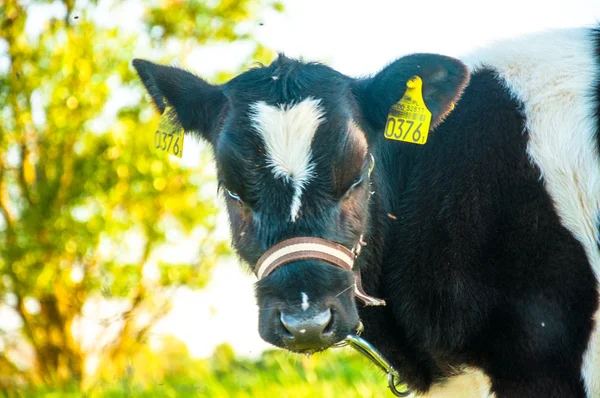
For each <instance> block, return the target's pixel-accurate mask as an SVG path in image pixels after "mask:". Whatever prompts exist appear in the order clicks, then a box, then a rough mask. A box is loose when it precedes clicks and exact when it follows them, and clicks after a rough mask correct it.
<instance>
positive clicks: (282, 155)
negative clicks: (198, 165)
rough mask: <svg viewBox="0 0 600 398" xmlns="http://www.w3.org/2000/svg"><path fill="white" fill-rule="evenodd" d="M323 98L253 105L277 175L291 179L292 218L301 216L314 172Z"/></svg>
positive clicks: (254, 122)
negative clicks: (302, 206)
mask: <svg viewBox="0 0 600 398" xmlns="http://www.w3.org/2000/svg"><path fill="white" fill-rule="evenodd" d="M324 115H325V112H324V111H323V108H322V107H321V100H319V99H315V98H312V97H308V98H306V99H304V100H303V101H302V102H300V103H297V104H293V105H289V104H288V105H286V104H284V105H279V106H271V105H267V104H266V103H265V102H263V101H259V102H256V103H254V104H251V105H250V119H251V120H252V126H253V127H254V128H255V129H256V130H257V131H258V132H259V133H260V134H261V136H262V138H263V140H264V142H265V145H266V150H267V157H268V164H269V166H270V167H271V170H272V172H273V174H274V175H275V178H283V179H284V180H286V181H290V182H291V183H292V185H293V188H294V196H293V197H292V203H291V206H290V219H291V221H292V222H295V221H296V218H298V213H299V211H300V206H301V204H302V202H301V199H302V192H303V190H304V188H305V187H306V185H307V184H308V182H309V180H310V179H311V177H312V176H313V171H314V167H315V166H314V163H312V162H311V159H312V152H311V144H312V141H313V138H314V136H315V133H316V132H317V128H318V127H319V125H320V124H321V123H322V122H323V121H324V120H325V118H324Z"/></svg>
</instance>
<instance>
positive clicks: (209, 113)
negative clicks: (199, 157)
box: [133, 59, 227, 142]
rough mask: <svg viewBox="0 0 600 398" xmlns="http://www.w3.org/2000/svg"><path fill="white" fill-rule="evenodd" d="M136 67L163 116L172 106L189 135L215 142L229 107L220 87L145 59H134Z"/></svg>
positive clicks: (185, 72)
mask: <svg viewBox="0 0 600 398" xmlns="http://www.w3.org/2000/svg"><path fill="white" fill-rule="evenodd" d="M133 67H134V68H135V70H136V71H137V73H138V75H139V76H140V78H141V79H142V83H144V86H145V87H146V90H148V93H150V96H151V97H152V101H153V102H154V105H155V106H156V108H157V109H158V111H159V112H160V113H161V114H162V113H163V112H164V110H165V107H166V106H167V105H169V106H172V107H173V108H174V109H175V112H176V113H177V118H178V119H179V123H180V124H181V127H183V129H184V130H185V132H186V133H187V132H195V133H197V134H198V135H199V136H200V137H202V138H204V139H205V140H207V141H208V142H213V138H214V134H215V133H216V130H217V125H218V121H219V116H220V115H221V112H222V111H223V108H224V107H225V105H226V103H227V100H226V97H225V95H224V94H223V92H222V91H221V87H219V86H213V85H211V84H208V83H207V82H206V81H204V80H202V79H201V78H199V77H198V76H196V75H194V74H192V73H190V72H187V71H185V70H182V69H179V68H175V67H172V66H164V65H157V64H154V63H152V62H149V61H145V60H143V59H134V60H133Z"/></svg>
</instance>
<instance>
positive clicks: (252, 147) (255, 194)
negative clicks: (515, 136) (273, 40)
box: [133, 54, 468, 352]
mask: <svg viewBox="0 0 600 398" xmlns="http://www.w3.org/2000/svg"><path fill="white" fill-rule="evenodd" d="M133 65H134V67H135V69H136V70H137V72H138V74H139V76H140V78H141V79H142V82H143V83H144V85H145V87H146V89H147V90H148V92H149V93H150V96H151V97H152V100H153V102H154V104H155V106H156V107H157V108H158V110H159V111H160V112H161V113H162V112H164V111H165V107H166V106H171V107H172V108H173V109H174V111H175V113H176V115H177V119H178V123H180V124H181V127H183V129H184V130H185V132H186V133H188V134H193V135H195V136H197V137H200V138H202V139H204V140H206V141H207V142H209V143H210V144H211V146H212V149H213V152H214V156H215V160H216V165H217V174H218V180H219V187H220V190H221V191H222V192H223V193H224V196H225V199H226V205H227V210H228V213H229V220H230V224H231V233H232V242H233V246H234V248H235V250H236V252H237V253H238V255H239V256H240V257H241V258H242V259H243V260H244V261H245V262H246V263H247V264H249V266H250V267H251V268H253V269H254V271H255V272H257V271H258V269H257V265H256V264H257V262H259V259H261V256H263V255H264V254H265V252H267V251H268V250H269V249H270V248H272V247H273V246H275V245H277V244H280V243H281V242H288V239H291V238H298V237H311V238H320V239H323V240H325V241H327V242H331V243H335V244H336V245H341V246H342V247H344V248H346V249H347V251H350V250H353V249H354V248H357V247H360V243H361V241H362V239H364V238H363V237H366V236H371V233H370V231H369V223H370V217H371V214H370V212H369V202H370V197H371V189H372V188H371V187H370V173H369V171H370V170H371V169H372V165H373V164H372V162H373V157H372V156H371V155H370V148H372V147H373V146H375V145H377V142H378V141H379V140H380V137H381V136H382V135H383V133H382V131H383V128H384V125H385V123H386V117H387V114H388V112H389V109H390V107H391V106H392V105H393V104H394V103H396V102H397V101H398V100H399V99H400V98H401V96H402V95H403V93H404V91H405V89H406V82H407V80H409V79H410V78H411V77H412V76H414V75H418V76H420V77H421V79H422V80H423V96H424V99H425V102H426V105H427V106H428V108H429V110H430V111H431V112H432V122H431V126H432V128H434V127H435V126H437V125H438V124H439V123H440V122H441V121H442V120H443V118H444V117H445V115H446V114H447V113H448V112H449V111H450V109H451V107H452V104H453V103H454V102H455V101H456V100H457V98H458V96H459V95H460V93H461V92H462V90H463V88H464V86H465V85H466V83H467V81H468V72H467V71H466V68H465V67H464V65H462V64H461V63H460V62H459V61H457V60H454V59H452V58H448V57H443V56H439V55H430V54H416V55H411V56H407V57H405V58H401V59H399V60H397V61H396V62H394V63H392V64H390V65H389V66H388V67H386V68H385V69H384V70H382V71H381V72H380V73H378V74H377V75H375V76H374V77H371V78H367V79H352V78H350V77H347V76H345V75H342V74H340V73H338V72H336V71H335V70H333V69H331V68H329V67H327V66H324V65H321V64H317V63H303V62H300V61H297V60H292V59H289V58H286V57H284V56H279V58H278V59H276V60H275V61H274V62H273V63H272V64H271V65H270V66H268V67H260V68H256V69H251V70H249V71H247V72H245V73H243V74H241V75H239V76H237V77H236V78H234V79H232V80H231V81H229V82H228V83H226V84H224V85H221V86H216V85H211V84H209V83H207V82H205V81H204V80H202V79H200V78H199V77H196V76H194V75H193V74H191V73H189V72H187V71H184V70H181V69H178V68H175V67H170V66H161V65H156V64H153V63H150V62H148V61H143V60H134V61H133ZM358 263H359V262H357V266H356V267H355V269H354V270H349V269H343V268H341V267H335V266H332V265H331V262H328V261H325V260H324V259H323V258H319V257H318V256H312V257H311V256H304V257H302V256H301V257H299V258H298V257H297V258H294V260H293V261H289V262H287V263H286V264H285V265H283V266H280V267H278V268H277V269H275V270H273V271H272V272H270V273H268V276H265V277H263V278H262V279H260V280H259V281H258V283H257V285H256V297H257V300H258V304H259V308H260V318H259V332H260V334H261V336H262V337H263V338H264V339H265V340H266V341H268V342H270V343H272V344H274V345H277V346H280V347H283V348H287V349H289V350H292V351H296V352H313V351H318V350H322V349H325V348H327V347H329V346H331V345H332V344H334V343H336V342H338V341H340V340H341V339H343V338H344V337H345V336H346V335H347V334H349V333H351V332H353V331H354V330H356V328H357V327H358V325H359V318H358V313H357V309H356V304H355V301H354V287H355V275H354V273H357V272H360V271H359V270H358V269H357V268H358ZM261 276H262V275H261ZM368 277H369V276H368V275H364V276H363V278H368Z"/></svg>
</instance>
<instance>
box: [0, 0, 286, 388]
mask: <svg viewBox="0 0 600 398" xmlns="http://www.w3.org/2000/svg"><path fill="white" fill-rule="evenodd" d="M30 3H31V4H30V6H28V7H25V6H24V5H23V2H20V1H17V0H0V299H2V302H3V303H4V305H6V306H8V307H10V308H12V310H14V312H15V314H16V316H17V317H18V319H19V325H17V326H16V327H17V330H16V333H14V332H10V333H9V331H2V330H0V341H1V343H2V344H0V369H1V370H2V372H1V373H2V376H3V377H0V389H19V388H21V387H22V385H23V384H26V383H32V382H33V383H35V382H38V383H45V384H47V385H61V384H66V383H70V382H72V381H73V380H74V381H76V382H77V383H83V375H84V364H85V360H86V357H87V356H88V355H89V352H87V351H86V350H84V349H83V347H82V346H81V342H80V340H79V339H78V338H77V336H75V335H74V334H73V328H74V325H76V323H77V321H78V320H79V319H80V318H81V316H82V313H83V308H84V305H85V304H86V303H87V302H89V301H90V300H93V299H98V298H105V299H117V300H126V301H127V302H129V305H128V306H126V308H127V309H126V310H125V311H124V312H122V313H121V316H120V317H119V321H120V328H119V330H120V331H119V332H118V333H117V335H116V337H115V339H114V340H113V341H112V342H110V344H108V345H107V347H108V348H107V350H106V351H105V352H104V353H103V354H104V355H103V359H104V360H106V361H109V362H110V363H111V364H113V365H114V367H115V372H117V373H119V372H123V371H124V370H125V369H126V363H127V359H126V358H127V357H128V356H130V355H132V354H133V353H135V352H136V351H137V350H139V348H140V344H139V342H140V341H143V340H144V339H145V337H146V336H147V334H148V332H149V330H150V329H151V327H152V325H153V324H154V323H155V322H156V321H157V320H159V319H160V318H161V317H162V316H164V314H165V313H166V311H167V310H168V308H169V305H168V302H167V301H166V299H164V300H163V299H161V297H162V296H164V294H163V293H165V292H166V291H167V289H168V288H172V287H175V286H180V285H186V286H189V287H192V288H199V287H202V286H203V285H204V284H205V283H206V282H207V280H208V277H209V271H210V268H211V267H212V266H213V265H214V264H215V262H216V260H217V258H218V257H219V256H221V255H224V254H226V253H227V252H228V249H227V245H226V244H225V243H224V242H222V241H216V240H215V239H214V238H212V237H213V236H214V234H213V231H214V229H215V219H216V212H217V209H216V207H215V204H214V198H213V197H212V196H211V197H210V198H208V197H206V195H203V194H202V190H201V189H200V188H201V187H203V186H205V185H206V184H210V183H212V180H213V179H214V176H213V175H211V174H210V173H209V172H205V171H203V169H202V167H199V168H197V169H195V168H190V167H183V166H182V165H181V162H178V161H176V160H173V159H172V158H169V157H167V156H166V155H164V154H159V153H157V152H155V151H154V150H153V149H152V148H151V143H152V135H153V133H154V129H155V128H156V124H157V117H156V115H154V111H153V110H152V108H151V106H150V105H149V104H148V102H147V101H142V103H140V100H141V99H142V98H143V94H142V93H143V90H142V87H141V84H140V83H139V82H138V80H137V78H136V76H135V75H134V73H133V70H132V68H131V67H130V62H131V59H132V58H133V57H134V56H136V55H139V54H138V53H142V54H145V53H152V54H155V57H154V60H159V59H160V58H163V59H164V60H167V61H168V62H172V60H173V58H174V54H173V52H177V53H179V52H180V51H182V49H183V50H185V48H188V49H191V48H194V47H196V46H199V45H202V44H206V43H222V44H225V43H228V42H231V41H234V40H246V41H250V42H251V37H250V34H249V33H248V31H244V29H243V26H244V24H248V23H251V20H252V18H253V16H254V15H255V13H256V12H257V11H258V10H259V9H260V7H261V4H260V3H259V1H258V0H222V1H210V0H206V1H204V0H196V1H178V0H152V1H147V2H146V7H147V9H146V11H145V13H144V16H143V20H142V21H135V20H132V21H131V22H130V23H131V25H135V24H136V23H137V24H139V26H140V27H141V29H138V30H137V31H136V30H135V29H133V30H123V29H120V28H121V27H119V26H114V25H110V24H109V25H106V23H104V24H100V23H98V22H97V21H95V19H94V18H95V15H96V14H97V13H98V12H100V10H101V9H102V7H103V6H106V5H107V4H112V5H110V6H108V7H110V12H112V13H113V15H121V14H122V13H123V12H125V11H124V9H123V8H122V7H125V6H126V5H127V3H128V2H125V1H108V0H101V1H89V2H88V4H87V6H86V7H85V9H76V8H75V2H74V1H71V0H65V1H53V2H44V1H34V2H30ZM49 3H52V7H53V8H54V9H58V10H59V12H58V14H60V15H61V16H59V17H52V18H49V19H48V21H47V23H46V24H45V25H43V26H42V30H41V34H40V35H39V37H37V36H36V37H30V34H29V33H28V32H27V31H26V21H27V19H28V18H29V17H31V15H28V13H29V12H30V11H31V10H32V9H34V8H35V7H33V5H40V4H49ZM274 7H276V8H279V7H280V6H279V5H274ZM38 12H41V11H38ZM37 16H38V17H39V16H40V15H37ZM246 30H247V29H246ZM140 32H141V33H140ZM184 47H185V48H184ZM169 48H174V49H175V50H169ZM184 52H185V51H184ZM270 56H272V54H270V53H269V52H268V51H266V50H265V49H264V48H262V47H261V46H259V45H257V44H255V57H253V58H256V57H258V58H259V59H258V60H259V61H264V60H265V59H264V58H268V57H270ZM1 65H7V67H6V68H3V67H1ZM123 98H128V100H127V101H125V102H126V104H121V103H120V102H119V101H121V100H122V99H123ZM115 104H117V105H115ZM119 104H120V105H119ZM115 107H117V108H120V109H117V110H118V112H117V111H116V110H115ZM198 156H199V157H201V158H202V162H201V163H202V164H205V163H206V162H207V161H208V160H209V157H210V155H209V154H207V153H199V154H198ZM198 231H200V232H201V233H200V234H199V235H200V236H204V237H205V238H202V239H201V240H199V241H198V248H199V249H198V253H197V254H196V256H195V258H193V259H192V260H190V261H188V262H186V263H182V262H181V261H172V260H170V259H168V258H163V257H161V256H160V255H159V252H160V250H159V249H161V248H163V247H164V246H165V245H169V244H175V243H177V241H178V240H180V239H184V238H186V237H190V236H196V235H194V233H197V232H198ZM153 268H154V269H155V272H154V277H149V276H148V275H151V274H152V272H150V271H152V269H153ZM148 314H150V316H149V317H148ZM140 317H142V318H143V319H146V321H145V322H140V321H139V319H140ZM147 319H150V320H149V321H148V320H147ZM23 342H25V343H26V346H28V347H26V348H25V351H30V352H31V353H32V354H30V355H31V356H30V359H29V360H28V361H27V364H28V365H29V367H28V365H27V364H26V365H25V367H23V366H20V365H18V364H17V362H18V361H17V360H16V359H15V358H18V357H19V356H22V355H23V352H24V346H23Z"/></svg>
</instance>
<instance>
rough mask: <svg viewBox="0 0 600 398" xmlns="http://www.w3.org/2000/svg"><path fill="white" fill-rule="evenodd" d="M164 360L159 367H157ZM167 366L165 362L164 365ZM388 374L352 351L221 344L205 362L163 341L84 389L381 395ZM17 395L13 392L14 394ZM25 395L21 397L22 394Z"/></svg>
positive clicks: (151, 393)
mask: <svg viewBox="0 0 600 398" xmlns="http://www.w3.org/2000/svg"><path fill="white" fill-rule="evenodd" d="M159 364H162V365H163V366H161V365H159ZM164 364H168V366H164ZM386 382H387V379H386V376H385V375H384V374H383V373H382V372H381V371H379V370H378V369H376V368H375V366H374V365H372V364H370V363H368V362H366V360H365V359H364V358H361V357H359V356H358V355H357V354H356V353H354V352H353V351H351V350H350V349H341V350H330V351H327V352H325V353H321V354H316V355H314V356H312V357H311V358H310V359H309V358H306V357H304V356H299V355H292V354H289V353H286V352H283V351H280V350H277V351H267V352H265V353H263V354H262V355H261V356H260V358H258V359H257V360H247V359H236V357H235V355H234V353H233V351H232V350H231V347H229V346H226V345H224V346H220V347H218V348H217V350H216V351H215V354H214V355H213V357H212V358H210V359H208V360H194V359H191V358H190V357H189V355H188V353H187V350H186V349H185V346H184V345H183V344H182V343H180V342H177V341H176V340H173V339H167V343H166V344H165V345H164V346H163V349H162V350H160V351H158V352H156V353H150V352H140V353H138V355H137V356H136V357H135V358H133V359H132V362H131V364H130V368H129V372H128V374H127V376H126V377H123V378H121V379H119V380H118V381H117V380H115V379H114V378H113V379H110V378H105V379H100V380H98V381H97V382H96V383H94V384H93V385H91V386H89V387H88V388H87V389H86V391H85V393H84V394H85V396H86V397H89V398H95V397H115V398H117V397H124V396H127V397H136V398H137V397H139V398H142V397H148V398H150V397H173V398H178V397H183V398H185V397H203V398H209V397H214V398H228V397H235V398H254V397H282V398H304V397H311V398H312V397H319V398H328V397H361V398H369V397H382V396H392V395H391V394H390V393H387V392H386V390H387V386H386ZM25 394H26V396H28V397H59V396H60V397H80V396H82V395H81V393H80V392H79V391H78V390H76V389H70V390H69V389H68V388H66V389H63V390H61V391H60V392H57V391H47V390H32V391H28V392H26V393H24V395H25ZM15 396H17V395H15ZM21 396H23V395H21Z"/></svg>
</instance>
